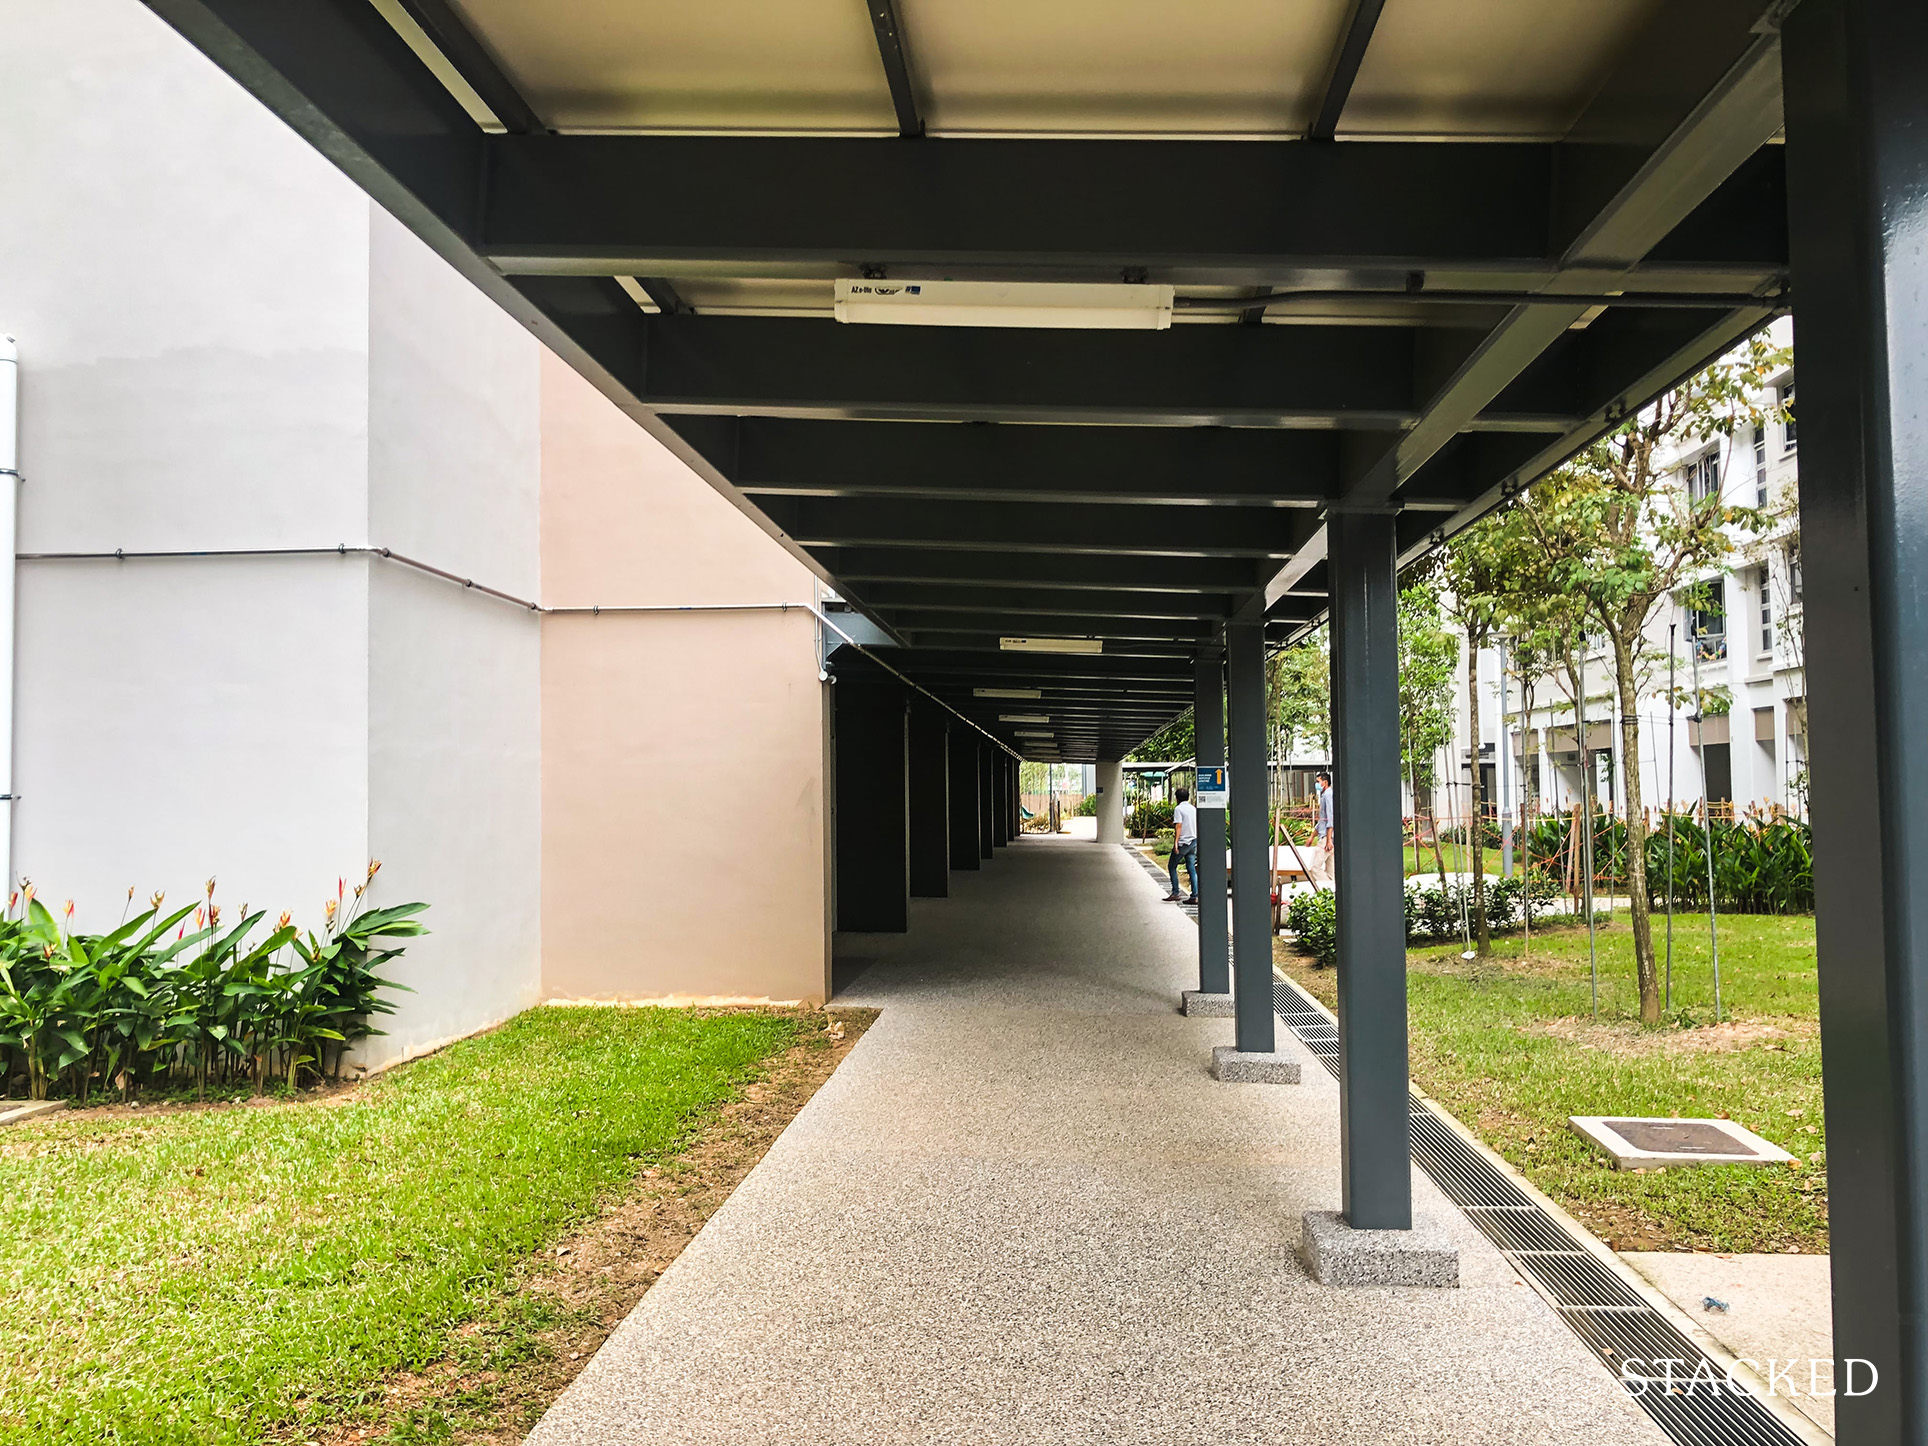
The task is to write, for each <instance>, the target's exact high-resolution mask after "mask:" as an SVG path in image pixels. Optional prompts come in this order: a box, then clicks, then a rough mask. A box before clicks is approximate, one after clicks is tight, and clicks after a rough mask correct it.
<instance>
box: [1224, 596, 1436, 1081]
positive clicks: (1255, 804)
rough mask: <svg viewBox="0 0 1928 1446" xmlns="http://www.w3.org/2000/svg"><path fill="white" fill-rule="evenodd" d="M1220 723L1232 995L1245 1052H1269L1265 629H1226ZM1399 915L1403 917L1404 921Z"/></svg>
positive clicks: (1238, 626)
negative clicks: (1225, 755) (1228, 838)
mask: <svg viewBox="0 0 1928 1446" xmlns="http://www.w3.org/2000/svg"><path fill="white" fill-rule="evenodd" d="M1225 704H1226V707H1225V714H1226V717H1225V722H1226V728H1225V732H1226V743H1227V745H1228V747H1227V751H1228V752H1229V753H1230V755H1231V760H1230V765H1229V767H1230V770H1231V779H1232V807H1231V810H1230V816H1229V819H1228V822H1229V823H1230V825H1231V832H1232V979H1233V983H1232V993H1233V996H1234V1007H1235V1009H1236V1010H1237V1025H1238V1027H1237V1041H1238V1048H1239V1050H1240V1051H1241V1052H1242V1053H1248V1054H1270V1053H1272V1051H1273V1049H1274V1047H1275V1044H1276V1039H1275V1035H1274V1025H1273V1018H1272V867H1271V862H1270V859H1269V858H1268V852H1269V851H1268V850H1267V848H1266V833H1267V831H1268V830H1269V829H1270V827H1271V813H1270V808H1271V802H1270V800H1269V799H1268V798H1267V797H1266V794H1267V782H1268V777H1267V760H1266V747H1265V630H1264V629H1263V628H1262V627H1260V626H1259V625H1258V624H1256V623H1235V624H1233V625H1232V626H1231V627H1229V628H1227V629H1226V630H1225ZM1402 918H1403V916H1402Z"/></svg>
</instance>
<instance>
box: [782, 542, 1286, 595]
mask: <svg viewBox="0 0 1928 1446" xmlns="http://www.w3.org/2000/svg"><path fill="white" fill-rule="evenodd" d="M812 552H813V554H814V555H815V556H816V558H817V559H818V561H819V562H820V563H821V564H822V565H823V566H824V567H825V568H826V569H827V570H828V571H829V572H831V573H833V574H834V575H835V576H837V577H839V578H841V579H843V580H844V581H846V582H849V583H852V584H855V585H857V589H858V590H859V591H864V590H865V588H864V585H865V584H869V583H879V582H889V583H911V584H922V583H947V584H950V585H952V586H956V587H985V588H993V587H1011V586H1022V587H1027V588H1067V589H1081V588H1113V589H1121V590H1124V591H1129V592H1139V593H1145V594H1154V595H1155V594H1160V593H1177V594H1188V593H1197V592H1213V593H1225V592H1232V593H1237V592H1250V591H1252V590H1254V589H1256V588H1257V587H1258V586H1259V585H1260V583H1261V582H1262V579H1261V578H1260V576H1259V568H1260V566H1261V564H1259V563H1256V562H1252V561H1250V560H1243V559H1238V558H1216V557H1214V558H1199V557H1139V558H1122V557H1104V556H1099V555H1093V554H1074V555H1060V556H1055V557H1044V556H1039V555H1036V554H1027V555H1026V556H1024V557H1016V556H1012V557H1000V556H997V555H996V554H969V555H966V554H963V553H958V552H948V551H941V550H938V549H933V548H927V549H923V550H916V549H911V548H899V547H892V548H864V547H832V548H813V549H812Z"/></svg>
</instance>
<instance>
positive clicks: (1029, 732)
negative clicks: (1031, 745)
mask: <svg viewBox="0 0 1928 1446" xmlns="http://www.w3.org/2000/svg"><path fill="white" fill-rule="evenodd" d="M1011 736H1012V737H1013V738H1056V737H1057V736H1058V735H1057V734H1055V733H1052V732H1049V731H1045V732H1038V731H1037V730H1036V729H1029V728H1020V729H1018V730H1017V731H1016V732H1015V733H1013V734H1012V735H1011Z"/></svg>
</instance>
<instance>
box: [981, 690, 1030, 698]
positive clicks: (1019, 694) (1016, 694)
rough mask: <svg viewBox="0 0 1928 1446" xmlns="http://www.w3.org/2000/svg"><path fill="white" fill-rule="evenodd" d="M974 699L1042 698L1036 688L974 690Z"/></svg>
mask: <svg viewBox="0 0 1928 1446" xmlns="http://www.w3.org/2000/svg"><path fill="white" fill-rule="evenodd" d="M971 696H972V697H973V698H1042V697H1043V696H1044V694H1043V693H1041V692H1039V691H1038V690H1037V689H1036V688H973V689H971Z"/></svg>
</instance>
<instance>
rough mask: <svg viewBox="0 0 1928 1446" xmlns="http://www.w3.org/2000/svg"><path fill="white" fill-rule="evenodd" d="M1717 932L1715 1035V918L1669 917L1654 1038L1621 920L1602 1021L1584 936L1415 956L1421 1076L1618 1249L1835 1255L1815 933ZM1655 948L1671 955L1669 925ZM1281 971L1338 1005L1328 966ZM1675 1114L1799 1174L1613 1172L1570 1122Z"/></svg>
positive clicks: (1604, 959)
mask: <svg viewBox="0 0 1928 1446" xmlns="http://www.w3.org/2000/svg"><path fill="white" fill-rule="evenodd" d="M1720 935H1721V938H1720V956H1721V986H1722V988H1721V996H1722V1005H1723V1019H1724V1020H1725V1021H1727V1022H1726V1023H1725V1024H1724V1025H1723V1026H1721V1027H1715V1026H1714V1002H1713V978H1712V973H1713V971H1712V968H1711V961H1710V952H1709V948H1708V936H1707V916H1706V915H1705V914H1694V915H1680V916H1677V917H1676V920H1675V933H1674V1013H1673V1015H1672V1016H1671V1017H1670V1020H1669V1022H1668V1024H1667V1025H1666V1026H1665V1027H1663V1028H1659V1029H1643V1028H1642V1027H1641V1026H1640V1025H1639V1023H1638V1010H1639V997H1638V994H1637V992H1636V989H1635V985H1634V973H1633V947H1632V936H1631V933H1630V931H1629V929H1628V926H1627V921H1626V915H1625V912H1624V910H1623V911H1621V912H1619V913H1617V914H1616V915H1615V917H1614V923H1613V925H1612V926H1611V927H1608V928H1604V929H1602V930H1601V931H1600V934H1599V957H1600V1016H1599V1022H1598V1023H1595V1021H1594V1019H1593V1015H1592V1005H1591V996H1590V990H1589V968H1588V960H1587V936H1586V930H1585V929H1584V928H1576V927H1572V926H1562V927H1559V928H1557V929H1551V930H1545V931H1541V930H1536V932H1535V935H1534V938H1533V946H1532V955H1531V957H1530V959H1523V958H1522V941H1521V940H1520V939H1519V937H1518V936H1517V935H1514V936H1508V937H1506V938H1503V939H1500V940H1496V941H1495V943H1494V951H1493V956H1492V958H1491V959H1490V960H1475V961H1472V962H1465V961H1462V960H1461V959H1460V958H1459V951H1460V946H1459V945H1458V944H1457V943H1454V944H1450V945H1441V946H1437V947H1429V948H1420V949H1415V950H1413V951H1412V953H1411V954H1410V955H1409V957H1408V970H1409V974H1408V979H1409V984H1408V998H1409V1000H1410V1008H1411V1029H1412V1071H1413V1078H1414V1080H1415V1081H1416V1082H1417V1083H1418V1084H1419V1086H1420V1087H1421V1088H1422V1089H1424V1090H1426V1091H1427V1092H1428V1093H1429V1094H1431V1095H1433V1096H1434V1097H1435V1098H1437V1099H1438V1100H1439V1101H1440V1102H1441V1103H1442V1104H1444V1105H1445V1106H1446V1107H1447V1108H1448V1109H1450V1110H1451V1111H1452V1112H1453V1113H1454V1114H1455V1115H1456V1116H1457V1117H1458V1118H1459V1119H1460V1120H1462V1121H1463V1122H1464V1123H1466V1124H1467V1125H1469V1126H1471V1127H1472V1128H1473V1129H1475V1130H1476V1131H1477V1132H1478V1133H1479V1134H1480V1136H1481V1137H1482V1138H1483V1139H1484V1140H1485V1141H1486V1142H1487V1143H1488V1144H1489V1145H1491V1146H1492V1147H1493V1148H1495V1149H1496V1150H1498V1151H1499V1152H1500V1153H1501V1154H1502V1155H1504V1156H1505V1157H1506V1158H1507V1159H1508V1160H1510V1161H1511V1162H1512V1163H1513V1164H1515V1165H1516V1166H1518V1167H1519V1168H1520V1169H1522V1170H1523V1171H1525V1173H1526V1174H1527V1175H1528V1176H1529V1177H1530V1178H1531V1179H1532V1180H1533V1181H1534V1183H1536V1184H1537V1185H1539V1186H1540V1188H1541V1189H1543V1190H1545V1191H1546V1192H1547V1193H1548V1194H1550V1195H1552V1196H1553V1197H1554V1198H1555V1199H1557V1200H1559V1201H1560V1202H1561V1203H1562V1204H1563V1205H1565V1206H1566V1207H1567V1208H1568V1209H1570V1210H1572V1211H1573V1212H1574V1213H1575V1214H1577V1215H1579V1216H1580V1217H1581V1218H1582V1219H1584V1220H1586V1221H1587V1222H1588V1223H1589V1224H1591V1225H1592V1226H1593V1227H1594V1228H1595V1229H1596V1230H1597V1231H1598V1232H1599V1233H1600V1234H1601V1235H1602V1236H1603V1237H1604V1238H1606V1239H1608V1240H1609V1241H1610V1242H1612V1243H1613V1244H1615V1245H1616V1246H1618V1247H1620V1248H1623V1249H1633V1248H1642V1249H1654V1248H1667V1247H1671V1246H1674V1245H1687V1246H1692V1247H1693V1248H1696V1249H1707V1250H1732V1251H1780V1250H1787V1249H1789V1248H1798V1249H1800V1250H1802V1251H1825V1250H1826V1249H1827V1174H1826V1168H1825V1163H1826V1155H1825V1151H1826V1148H1827V1136H1826V1133H1825V1128H1826V1127H1825V1124H1824V1121H1823V1119H1822V1112H1821V1046H1820V1039H1819V1036H1818V1033H1817V1028H1816V1018H1817V1012H1816V995H1815V965H1814V921H1813V920H1812V919H1811V918H1804V917H1792V918H1783V917H1773V916H1764V915H1739V916H1723V917H1722V918H1721V920H1720ZM1655 936H1656V947H1657V948H1659V947H1664V944H1663V941H1664V926H1663V923H1662V921H1661V920H1658V919H1657V920H1656V921H1655ZM1288 968H1289V972H1290V973H1291V974H1292V975H1293V977H1294V978H1295V979H1297V980H1299V981H1300V982H1302V983H1307V984H1309V985H1310V986H1311V987H1312V988H1313V990H1314V992H1316V993H1319V994H1320V995H1321V997H1323V998H1324V999H1325V1000H1326V1002H1327V1003H1328V1004H1330V1002H1331V999H1332V990H1331V971H1330V970H1326V971H1321V972H1317V973H1315V972H1314V971H1311V970H1309V969H1307V968H1305V967H1304V963H1303V961H1300V960H1298V959H1297V958H1296V956H1294V961H1293V963H1292V964H1290V965H1289V966H1288ZM1675 1113H1678V1114H1681V1115H1688V1116H1692V1115H1701V1116H1718V1115H1723V1114H1725V1115H1727V1116H1729V1117H1731V1118H1733V1119H1735V1120H1738V1121H1740V1122H1741V1123H1742V1124H1744V1125H1746V1126H1747V1127H1748V1128H1749V1129H1751V1130H1754V1131H1756V1132H1757V1133H1759V1134H1761V1135H1764V1136H1765V1137H1766V1138H1768V1139H1770V1140H1772V1141H1774V1143H1776V1144H1777V1145H1780V1146H1782V1147H1783V1148H1784V1149H1787V1150H1789V1151H1790V1152H1792V1153H1793V1154H1795V1155H1796V1156H1798V1157H1800V1158H1801V1160H1802V1161H1803V1162H1804V1163H1803V1168H1801V1169H1799V1170H1790V1169H1763V1168H1755V1167H1740V1166H1718V1167H1703V1168H1695V1169H1680V1170H1663V1171H1652V1172H1647V1173H1640V1174H1636V1173H1633V1172H1629V1171H1617V1170H1613V1169H1611V1168H1610V1167H1609V1166H1608V1165H1607V1163H1606V1161H1605V1159H1604V1157H1603V1156H1600V1155H1598V1154H1596V1153H1595V1152H1594V1151H1593V1149H1592V1148H1591V1147H1590V1146H1588V1145H1587V1144H1586V1143H1585V1142H1584V1141H1582V1140H1581V1139H1580V1138H1579V1136H1577V1135H1575V1134H1574V1133H1573V1132H1572V1130H1571V1128H1570V1127H1569V1126H1568V1124H1567V1117H1568V1116H1569V1115H1599V1114H1652V1115H1669V1114H1675Z"/></svg>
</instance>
